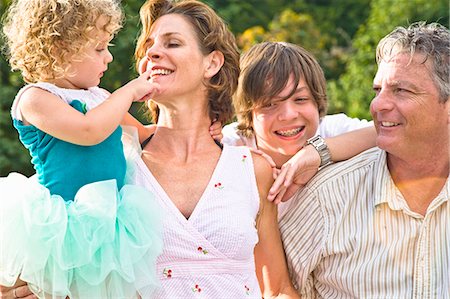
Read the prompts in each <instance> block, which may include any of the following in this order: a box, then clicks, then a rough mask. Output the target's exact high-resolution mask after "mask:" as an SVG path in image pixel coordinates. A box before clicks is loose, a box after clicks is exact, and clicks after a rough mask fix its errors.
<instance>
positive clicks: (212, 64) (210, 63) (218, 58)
mask: <svg viewBox="0 0 450 299" xmlns="http://www.w3.org/2000/svg"><path fill="white" fill-rule="evenodd" d="M223 62H224V57H223V53H222V52H220V51H217V50H216V51H212V52H211V53H209V54H208V56H207V57H206V69H205V78H206V79H210V78H212V77H213V76H214V75H215V74H217V73H218V72H219V70H220V69H221V68H222V66H223Z"/></svg>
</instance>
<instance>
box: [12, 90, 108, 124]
mask: <svg viewBox="0 0 450 299" xmlns="http://www.w3.org/2000/svg"><path fill="white" fill-rule="evenodd" d="M36 89H39V90H44V91H46V92H49V93H51V94H53V95H55V96H56V97H58V98H59V99H61V100H62V101H64V102H65V103H67V104H69V105H70V104H71V103H72V101H74V100H78V101H80V102H81V103H83V104H85V105H86V108H87V110H90V109H92V108H95V107H96V106H98V105H99V104H101V103H102V102H103V101H104V100H105V99H106V98H107V97H108V96H109V93H108V92H107V91H106V90H104V89H102V88H99V87H97V86H95V87H91V88H89V89H68V88H61V87H58V86H56V85H55V84H52V83H49V82H38V83H32V84H27V85H25V86H24V87H22V88H21V89H20V90H19V92H18V93H17V95H16V97H15V99H14V101H13V104H12V107H11V116H12V118H13V119H17V120H22V117H21V114H20V109H19V106H20V105H19V103H20V101H21V100H22V98H23V96H24V94H25V95H30V93H33V91H35V90H36ZM31 96H33V94H31Z"/></svg>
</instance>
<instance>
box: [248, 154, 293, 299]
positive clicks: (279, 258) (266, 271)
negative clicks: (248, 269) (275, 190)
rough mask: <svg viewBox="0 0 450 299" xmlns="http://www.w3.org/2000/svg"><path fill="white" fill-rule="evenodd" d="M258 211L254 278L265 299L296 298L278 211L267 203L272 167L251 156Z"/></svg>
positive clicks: (259, 157)
mask: <svg viewBox="0 0 450 299" xmlns="http://www.w3.org/2000/svg"><path fill="white" fill-rule="evenodd" d="M252 156H253V161H254V165H255V173H256V180H257V184H258V191H259V194H260V209H259V213H258V218H257V221H256V227H257V229H258V237H259V242H258V244H257V245H256V247H255V261H256V274H257V276H258V281H259V285H260V288H261V292H262V294H263V297H264V298H274V297H277V298H299V296H298V294H297V292H296V291H295V289H294V287H293V286H292V284H291V281H290V279H289V273H288V270H287V264H286V258H285V255H284V249H283V245H282V243H281V236H280V231H279V229H278V221H277V207H276V205H275V204H274V203H273V202H269V201H267V200H266V198H267V192H268V190H269V188H270V186H271V185H272V182H273V179H272V167H271V166H270V165H269V164H268V162H267V161H266V160H265V159H264V158H263V157H261V156H259V155H254V154H252Z"/></svg>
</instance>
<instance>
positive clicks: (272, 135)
mask: <svg viewBox="0 0 450 299" xmlns="http://www.w3.org/2000/svg"><path fill="white" fill-rule="evenodd" d="M294 84H295V83H294V80H293V76H292V75H291V76H290V77H289V81H288V84H287V85H286V87H285V88H284V89H283V90H282V91H281V92H280V93H279V94H278V96H276V97H275V98H273V99H272V100H271V102H270V104H269V105H266V106H263V107H260V108H256V109H254V111H253V113H252V116H253V130H254V133H255V137H256V142H257V144H258V148H259V149H261V150H263V151H264V152H266V153H267V154H269V155H270V156H271V157H272V158H273V159H274V161H275V163H276V164H280V163H281V164H283V163H284V162H285V161H287V160H288V159H289V158H290V157H291V156H293V155H294V154H295V153H297V152H298V150H299V149H301V148H302V147H303V146H304V145H305V144H306V141H307V140H308V139H309V138H311V137H313V136H314V135H315V133H316V131H317V129H318V127H319V110H318V108H317V104H316V101H315V100H314V98H313V96H312V94H311V91H310V90H309V88H308V85H307V84H306V83H305V81H304V80H303V79H302V80H300V82H299V84H298V86H297V89H296V91H295V93H294V94H293V95H292V96H291V97H289V98H288V99H286V100H283V99H284V98H285V97H286V96H287V95H289V92H290V91H291V90H292V88H293V85H294ZM283 161H284V162H283Z"/></svg>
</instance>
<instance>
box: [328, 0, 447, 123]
mask: <svg viewBox="0 0 450 299" xmlns="http://www.w3.org/2000/svg"><path fill="white" fill-rule="evenodd" d="M421 20H426V21H429V22H433V21H439V22H440V23H441V24H443V25H447V26H448V22H449V10H448V2H447V0H438V1H434V2H433V3H431V2H430V1H427V0H401V1H399V0H372V2H371V6H370V15H369V17H368V19H367V22H365V23H364V24H361V25H360V27H359V29H358V32H357V34H356V36H355V38H354V39H353V53H352V55H351V56H350V57H349V59H348V61H347V64H346V69H345V72H344V73H343V74H342V75H341V76H340V77H339V79H338V80H333V81H331V82H329V94H330V99H331V101H330V111H331V112H338V111H343V112H346V113H347V114H348V115H351V116H355V117H363V118H370V113H369V105H370V101H371V100H372V98H373V92H372V79H373V77H374V76H375V73H376V62H375V49H376V45H377V44H378V41H379V40H380V39H381V38H382V37H383V36H385V35H386V34H387V33H389V32H391V31H392V30H393V29H394V28H395V27H397V26H408V25H409V24H411V23H414V22H417V21H421Z"/></svg>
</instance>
